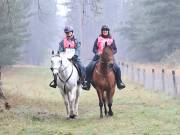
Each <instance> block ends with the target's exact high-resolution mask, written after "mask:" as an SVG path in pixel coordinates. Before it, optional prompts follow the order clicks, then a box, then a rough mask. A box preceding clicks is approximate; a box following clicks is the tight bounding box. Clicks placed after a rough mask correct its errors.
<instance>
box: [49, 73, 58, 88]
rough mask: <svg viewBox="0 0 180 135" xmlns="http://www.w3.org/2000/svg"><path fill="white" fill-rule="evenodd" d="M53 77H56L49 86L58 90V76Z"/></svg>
mask: <svg viewBox="0 0 180 135" xmlns="http://www.w3.org/2000/svg"><path fill="white" fill-rule="evenodd" d="M53 76H54V80H53V84H50V85H49V86H50V87H52V88H56V87H57V76H56V75H53Z"/></svg>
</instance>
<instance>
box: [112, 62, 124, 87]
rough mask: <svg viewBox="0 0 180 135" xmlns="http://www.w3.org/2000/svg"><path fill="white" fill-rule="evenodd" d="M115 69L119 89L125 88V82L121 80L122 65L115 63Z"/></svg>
mask: <svg viewBox="0 0 180 135" xmlns="http://www.w3.org/2000/svg"><path fill="white" fill-rule="evenodd" d="M113 69H114V73H115V77H116V83H117V87H118V89H123V88H125V84H124V83H123V82H122V80H121V70H120V67H119V66H118V65H117V64H116V63H114V68H113Z"/></svg>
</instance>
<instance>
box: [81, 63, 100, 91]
mask: <svg viewBox="0 0 180 135" xmlns="http://www.w3.org/2000/svg"><path fill="white" fill-rule="evenodd" d="M96 63H97V61H91V62H90V63H89V64H88V66H87V67H86V78H85V83H84V85H83V87H82V88H83V89H84V90H89V89H90V87H91V78H92V73H93V70H94V67H95V65H96Z"/></svg>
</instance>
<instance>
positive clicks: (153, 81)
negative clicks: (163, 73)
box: [152, 68, 155, 89]
mask: <svg viewBox="0 0 180 135" xmlns="http://www.w3.org/2000/svg"><path fill="white" fill-rule="evenodd" d="M152 88H153V89H155V71H154V68H153V69H152Z"/></svg>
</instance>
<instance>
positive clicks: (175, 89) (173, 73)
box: [172, 70, 177, 98]
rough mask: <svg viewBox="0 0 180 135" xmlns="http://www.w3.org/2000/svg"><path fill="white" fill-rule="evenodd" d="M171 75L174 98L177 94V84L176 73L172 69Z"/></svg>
mask: <svg viewBox="0 0 180 135" xmlns="http://www.w3.org/2000/svg"><path fill="white" fill-rule="evenodd" d="M172 76H173V89H174V94H173V97H174V98H175V97H176V96H177V84H176V73H175V71H174V70H173V71H172Z"/></svg>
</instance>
